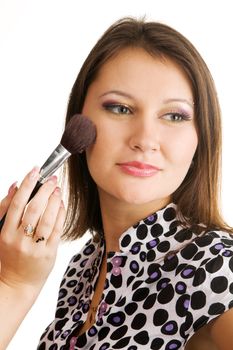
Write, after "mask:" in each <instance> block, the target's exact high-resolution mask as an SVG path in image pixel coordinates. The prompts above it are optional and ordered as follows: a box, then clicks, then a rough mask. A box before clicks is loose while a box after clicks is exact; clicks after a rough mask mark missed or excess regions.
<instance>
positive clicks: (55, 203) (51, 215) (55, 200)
mask: <svg viewBox="0 0 233 350" xmlns="http://www.w3.org/2000/svg"><path fill="white" fill-rule="evenodd" d="M60 205H61V190H60V188H59V187H56V188H55V190H54V191H53V193H52V194H51V196H50V198H49V200H48V204H47V207H46V209H45V211H44V213H43V215H42V217H41V219H40V221H39V223H38V225H37V228H36V232H35V235H34V240H35V241H37V239H38V238H41V237H43V238H44V240H47V239H48V237H49V236H50V234H51V232H52V231H53V228H54V225H55V222H56V219H57V215H58V211H59V208H60Z"/></svg>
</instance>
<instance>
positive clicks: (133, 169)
mask: <svg viewBox="0 0 233 350" xmlns="http://www.w3.org/2000/svg"><path fill="white" fill-rule="evenodd" d="M117 165H118V166H119V167H120V168H121V170H122V171H123V172H125V173H127V174H129V175H132V176H138V177H150V176H153V175H155V174H156V173H158V172H159V171H160V170H161V169H160V168H158V167H156V166H154V165H151V164H146V163H142V162H138V161H132V162H125V163H118V164H117Z"/></svg>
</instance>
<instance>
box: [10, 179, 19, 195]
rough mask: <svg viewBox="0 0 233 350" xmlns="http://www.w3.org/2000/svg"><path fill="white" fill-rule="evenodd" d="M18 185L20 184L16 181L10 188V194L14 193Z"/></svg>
mask: <svg viewBox="0 0 233 350" xmlns="http://www.w3.org/2000/svg"><path fill="white" fill-rule="evenodd" d="M17 183H18V181H15V182H14V183H13V184H12V185H11V186H10V187H9V190H8V194H11V193H12V192H14V189H15V188H16V187H17Z"/></svg>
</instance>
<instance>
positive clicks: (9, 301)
mask: <svg viewBox="0 0 233 350" xmlns="http://www.w3.org/2000/svg"><path fill="white" fill-rule="evenodd" d="M38 178H39V169H38V168H34V169H32V171H30V173H29V174H28V175H27V176H26V177H25V179H24V180H23V181H22V184H21V185H20V186H19V188H17V186H16V183H14V184H13V185H12V186H11V187H10V188H9V191H8V195H7V196H6V197H5V198H4V199H3V200H2V201H1V205H0V218H1V217H3V216H4V214H5V212H6V211H7V217H6V221H5V224H4V225H3V228H2V230H1V234H0V262H1V272H0V318H1V327H0V350H4V349H6V347H7V345H8V344H9V342H10V340H11V338H12V337H13V335H14V334H15V332H16V330H17V328H18V327H19V325H20V323H21V322H22V321H23V319H24V317H25V315H26V314H27V312H28V311H29V309H30V308H31V306H32V305H33V303H34V302H35V300H36V298H37V296H38V295H39V293H40V291H41V288H42V287H43V285H44V283H45V281H46V279H47V277H48V275H49V273H50V271H51V269H52V267H53V265H54V261H55V257H56V251H57V247H58V243H59V241H60V236H61V233H62V229H63V223H64V219H65V210H64V205H63V202H62V200H61V191H60V188H59V187H58V186H57V178H56V177H55V176H53V177H51V178H50V179H48V181H47V182H46V183H45V184H44V185H43V186H42V187H41V189H40V190H39V191H38V193H37V194H36V196H35V197H34V198H33V199H32V200H31V201H30V203H29V204H28V205H27V208H26V210H25V206H26V204H27V201H28V198H29V196H30V194H31V192H32V190H33V188H34V186H35V184H36V182H37V180H38ZM34 227H36V229H35V230H34Z"/></svg>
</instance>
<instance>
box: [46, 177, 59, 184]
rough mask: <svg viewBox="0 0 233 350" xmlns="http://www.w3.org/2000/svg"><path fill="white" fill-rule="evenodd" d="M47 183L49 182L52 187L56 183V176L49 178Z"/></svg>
mask: <svg viewBox="0 0 233 350" xmlns="http://www.w3.org/2000/svg"><path fill="white" fill-rule="evenodd" d="M47 182H49V183H50V184H52V185H54V184H56V183H57V176H56V175H53V176H50V177H49V178H48V180H47Z"/></svg>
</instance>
